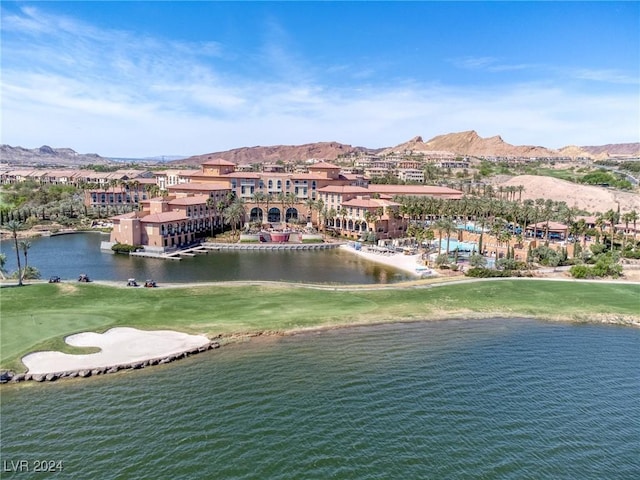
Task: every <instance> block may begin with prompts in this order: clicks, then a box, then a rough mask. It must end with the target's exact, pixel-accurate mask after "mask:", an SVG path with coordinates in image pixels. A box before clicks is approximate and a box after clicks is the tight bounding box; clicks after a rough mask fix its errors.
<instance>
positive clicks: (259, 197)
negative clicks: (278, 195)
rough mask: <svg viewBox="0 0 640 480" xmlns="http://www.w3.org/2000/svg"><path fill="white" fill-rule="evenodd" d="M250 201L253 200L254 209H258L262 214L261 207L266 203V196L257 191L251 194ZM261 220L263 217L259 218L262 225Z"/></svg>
mask: <svg viewBox="0 0 640 480" xmlns="http://www.w3.org/2000/svg"><path fill="white" fill-rule="evenodd" d="M252 200H253V203H255V204H256V207H258V210H259V211H260V212H262V207H261V205H262V204H263V203H264V202H266V201H267V195H266V193H264V192H261V191H257V192H255V193H254V194H253V198H252ZM262 220H264V216H260V223H262Z"/></svg>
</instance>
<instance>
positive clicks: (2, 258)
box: [0, 253, 7, 280]
mask: <svg viewBox="0 0 640 480" xmlns="http://www.w3.org/2000/svg"><path fill="white" fill-rule="evenodd" d="M6 263H7V256H6V255H5V254H4V253H0V277H2V280H5V279H6V278H7V277H6V276H5V273H7V271H6V270H5V268H4V266H5V264H6Z"/></svg>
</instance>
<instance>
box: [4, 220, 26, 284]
mask: <svg viewBox="0 0 640 480" xmlns="http://www.w3.org/2000/svg"><path fill="white" fill-rule="evenodd" d="M5 227H6V228H7V229H8V230H9V231H10V232H11V236H12V237H13V244H14V247H15V249H16V262H17V265H18V286H20V287H21V286H22V285H23V284H22V266H21V264H20V249H19V248H18V232H19V231H20V230H22V227H23V225H22V223H20V222H18V221H17V220H9V221H8V222H7V223H6V224H5Z"/></svg>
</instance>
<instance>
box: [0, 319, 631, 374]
mask: <svg viewBox="0 0 640 480" xmlns="http://www.w3.org/2000/svg"><path fill="white" fill-rule="evenodd" d="M473 320H504V321H512V320H535V321H540V322H549V323H564V324H585V325H589V324H593V325H597V324H599V325H611V326H623V327H635V328H640V318H624V317H615V316H614V317H608V316H604V315H596V316H593V317H592V318H580V317H578V318H573V319H567V318H562V317H556V318H550V317H547V316H541V317H538V316H535V315H533V316H524V317H512V316H504V315H501V314H499V313H498V312H487V313H480V312H475V313H471V314H470V313H469V312H464V313H462V314H460V315H452V314H451V312H442V315H436V316H432V317H429V318H418V319H408V318H402V317H399V318H397V319H390V320H386V321H379V322H356V323H344V324H334V325H318V326H313V327H305V328H293V329H290V330H283V331H260V332H253V333H248V334H241V333H237V334H230V335H226V336H225V335H223V336H219V337H216V338H214V339H210V341H209V342H208V343H207V344H206V345H201V346H199V347H194V348H189V349H185V350H184V351H180V352H175V353H172V354H169V355H164V356H158V355H150V356H149V358H146V359H138V360H137V361H135V362H129V363H111V364H105V365H104V366H93V367H91V366H86V367H82V368H77V369H69V370H60V369H56V368H52V369H50V370H48V371H39V372H36V373H30V372H28V371H27V372H24V373H22V372H19V373H16V372H13V371H3V372H2V373H1V374H0V385H3V384H19V383H23V382H36V383H47V382H55V381H58V380H70V379H83V378H90V377H97V376H104V375H110V374H114V373H122V372H126V371H132V370H141V369H145V368H151V367H153V366H160V365H165V364H167V363H172V362H175V361H178V360H181V359H185V358H188V357H191V356H193V355H196V354H199V353H203V352H206V351H208V350H216V349H218V348H221V347H225V346H232V345H238V344H242V343H246V342H252V341H259V340H260V339H264V340H267V339H269V338H275V337H294V336H305V335H315V334H322V333H323V332H331V331H336V330H348V329H357V328H363V327H366V328H369V327H371V328H375V327H384V326H388V325H398V324H416V323H430V322H447V321H473ZM83 333H92V332H83ZM172 333H179V332H178V331H175V332H172ZM34 353H49V352H32V353H29V354H27V355H25V356H24V357H27V356H29V355H34ZM24 357H23V358H24Z"/></svg>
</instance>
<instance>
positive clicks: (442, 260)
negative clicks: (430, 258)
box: [435, 253, 449, 268]
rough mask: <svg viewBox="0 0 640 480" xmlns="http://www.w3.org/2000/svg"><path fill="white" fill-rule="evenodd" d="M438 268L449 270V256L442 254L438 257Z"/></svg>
mask: <svg viewBox="0 0 640 480" xmlns="http://www.w3.org/2000/svg"><path fill="white" fill-rule="evenodd" d="M435 264H436V267H438V268H448V267H449V255H447V254H444V253H442V254H440V255H438V256H437V257H436V261H435Z"/></svg>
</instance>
